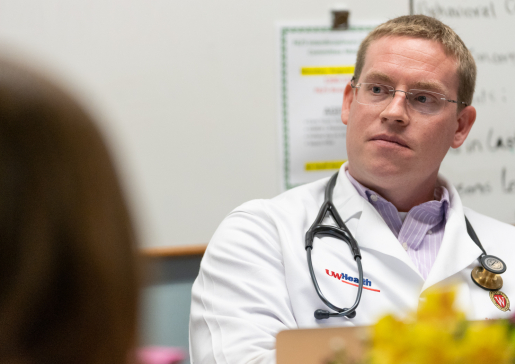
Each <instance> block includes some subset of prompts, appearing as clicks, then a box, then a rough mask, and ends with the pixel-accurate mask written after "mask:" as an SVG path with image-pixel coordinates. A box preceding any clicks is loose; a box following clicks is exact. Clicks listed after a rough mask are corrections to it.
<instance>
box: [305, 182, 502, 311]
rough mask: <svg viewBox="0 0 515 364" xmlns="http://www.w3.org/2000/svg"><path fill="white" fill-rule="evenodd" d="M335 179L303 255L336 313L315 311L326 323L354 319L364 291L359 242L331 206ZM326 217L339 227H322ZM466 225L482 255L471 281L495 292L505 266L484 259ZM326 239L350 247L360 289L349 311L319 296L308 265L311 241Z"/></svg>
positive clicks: (490, 257)
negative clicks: (325, 237)
mask: <svg viewBox="0 0 515 364" xmlns="http://www.w3.org/2000/svg"><path fill="white" fill-rule="evenodd" d="M337 178H338V172H337V173H335V174H334V175H333V176H332V177H331V179H330V180H329V182H328V183H327V186H326V188H325V197H324V203H323V204H322V207H321V208H320V211H319V212H318V215H317V217H316V219H315V221H314V222H313V225H311V227H310V228H309V230H308V231H307V233H306V253H307V258H308V266H309V273H310V275H311V279H312V281H313V285H314V286H315V289H316V291H317V294H318V297H320V299H321V300H322V301H323V302H324V303H325V304H326V306H327V307H329V308H330V309H332V310H334V311H336V312H333V313H331V312H329V311H328V310H321V309H318V310H316V311H315V318H316V319H317V320H321V319H327V318H329V317H342V316H345V317H347V318H353V317H355V316H356V308H357V307H358V305H359V302H360V300H361V293H362V291H363V267H362V266H361V252H360V250H359V246H358V242H357V241H356V239H354V237H353V236H352V234H351V232H350V231H349V229H348V228H347V226H346V225H345V223H344V222H343V220H342V218H341V217H340V214H338V211H337V210H336V207H335V206H334V205H333V190H334V186H335V184H336V179H337ZM327 214H329V215H330V216H331V217H332V218H333V220H334V221H335V223H336V224H337V225H338V226H334V225H323V224H322V222H323V220H324V219H325V218H326V216H327ZM465 222H466V225H467V232H468V234H469V236H470V238H471V239H472V240H473V241H474V243H476V245H477V246H478V247H479V248H480V249H481V251H482V252H483V253H482V254H481V255H480V256H479V257H478V260H479V262H480V263H481V266H478V267H476V268H474V269H473V270H472V273H471V277H472V281H473V282H474V283H475V284H477V285H478V286H479V287H481V288H483V289H486V290H487V291H497V290H499V289H501V287H502V285H503V282H502V278H501V276H500V274H502V273H504V272H505V271H506V264H504V262H503V261H502V260H501V259H499V258H497V257H495V256H493V255H487V254H486V251H485V249H484V248H483V245H481V242H480V241H479V239H478V237H477V235H476V232H475V231H474V229H473V228H472V225H470V222H469V221H468V219H467V217H465ZM323 236H329V237H333V238H336V239H341V240H343V241H344V242H346V243H347V244H348V245H349V248H350V250H351V252H352V254H353V255H354V260H355V261H356V264H357V266H358V274H359V285H358V293H357V295H356V301H355V302H354V304H353V305H352V306H351V307H350V308H340V307H338V306H335V305H333V304H332V303H331V302H329V300H328V299H327V298H325V296H324V294H323V293H322V291H321V289H320V287H319V285H318V282H317V279H316V276H315V272H314V271H313V263H312V262H311V251H312V250H313V240H314V239H315V237H323Z"/></svg>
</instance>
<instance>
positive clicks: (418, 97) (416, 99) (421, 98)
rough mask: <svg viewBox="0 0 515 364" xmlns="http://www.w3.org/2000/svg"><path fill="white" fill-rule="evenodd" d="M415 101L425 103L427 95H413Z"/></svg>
mask: <svg viewBox="0 0 515 364" xmlns="http://www.w3.org/2000/svg"><path fill="white" fill-rule="evenodd" d="M415 101H418V102H420V103H422V104H425V103H426V102H427V101H428V100H427V97H426V96H424V95H419V96H417V97H415Z"/></svg>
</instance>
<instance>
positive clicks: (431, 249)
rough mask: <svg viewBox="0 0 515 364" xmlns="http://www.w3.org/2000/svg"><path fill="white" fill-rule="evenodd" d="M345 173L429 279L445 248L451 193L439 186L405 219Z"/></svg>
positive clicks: (393, 207) (384, 201)
mask: <svg viewBox="0 0 515 364" xmlns="http://www.w3.org/2000/svg"><path fill="white" fill-rule="evenodd" d="M345 172H346V174H347V177H348V178H349V181H350V182H351V183H352V185H353V186H354V187H355V188H356V190H357V191H358V193H359V194H360V195H361V197H363V198H364V199H366V200H367V201H368V202H370V203H371V204H372V206H374V208H375V209H376V210H377V212H378V213H379V214H380V215H381V217H382V218H383V220H384V221H385V223H386V225H388V227H389V228H390V230H391V231H392V233H393V234H394V235H395V237H396V238H397V239H398V240H399V243H400V244H401V245H402V247H403V248H404V250H406V252H407V253H408V255H409V257H410V259H411V261H412V262H413V263H414V264H415V266H416V267H417V269H418V271H419V272H420V274H421V275H422V277H424V279H426V278H427V276H428V275H429V271H430V270H431V267H432V266H433V263H434V262H435V260H436V256H437V255H438V250H440V246H441V245H442V239H443V234H444V231H445V223H446V222H447V209H448V208H449V191H447V189H446V188H445V187H443V186H439V187H436V188H435V199H434V200H433V201H428V202H424V203H422V204H420V205H418V206H415V207H413V208H412V209H411V210H409V212H408V213H407V215H405V218H404V219H402V218H401V216H402V215H401V214H402V213H399V212H398V211H397V209H396V208H395V206H394V205H393V204H392V203H391V202H389V201H386V200H385V199H384V198H383V197H381V196H380V195H379V194H378V193H376V192H374V191H372V190H370V189H368V188H366V187H365V186H363V185H361V184H360V183H359V182H358V181H356V180H355V179H354V178H353V177H352V176H351V175H350V173H349V172H348V171H345ZM403 220H404V222H403Z"/></svg>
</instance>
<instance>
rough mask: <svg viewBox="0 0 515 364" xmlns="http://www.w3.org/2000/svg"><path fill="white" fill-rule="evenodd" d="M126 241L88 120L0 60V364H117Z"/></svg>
mask: <svg viewBox="0 0 515 364" xmlns="http://www.w3.org/2000/svg"><path fill="white" fill-rule="evenodd" d="M134 240H135V237H134V233H133V230H132V226H131V222H130V219H129V214H128V211H127V207H126V204H125V202H124V198H123V196H122V192H121V189H120V186H119V182H118V179H117V176H116V173H115V170H114V168H113V164H112V161H111V158H110V157H109V153H108V151H107V149H106V146H105V144H104V142H103V141H102V138H101V136H100V134H99V132H98V130H97V128H96V127H95V125H94V124H93V122H92V121H91V119H90V117H89V116H88V115H87V113H86V112H85V111H84V110H83V109H82V108H81V107H80V106H79V105H78V104H77V103H76V102H75V101H74V100H73V99H72V98H71V97H69V96H68V95H67V94H66V93H65V92H63V91H62V90H61V89H60V88H59V87H57V86H55V85H54V84H52V83H51V82H49V81H47V80H45V79H44V78H42V77H40V76H38V75H37V74H35V73H33V72H31V71H28V70H26V69H25V68H23V67H20V66H17V65H15V64H13V63H11V62H8V61H5V60H0V362H2V363H74V364H77V363H123V362H126V359H127V352H128V350H129V349H130V348H131V347H132V346H133V345H134V342H135V335H136V334H135V333H136V330H135V329H136V304H137V286H136V277H135V276H136V274H135V264H134V248H135V241H134Z"/></svg>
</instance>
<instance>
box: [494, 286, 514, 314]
mask: <svg viewBox="0 0 515 364" xmlns="http://www.w3.org/2000/svg"><path fill="white" fill-rule="evenodd" d="M490 299H491V300H492V302H493V304H494V305H495V307H497V308H498V309H499V310H501V311H503V312H506V311H509V310H510V300H509V299H508V296H506V294H505V293H504V292H501V291H494V292H490Z"/></svg>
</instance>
